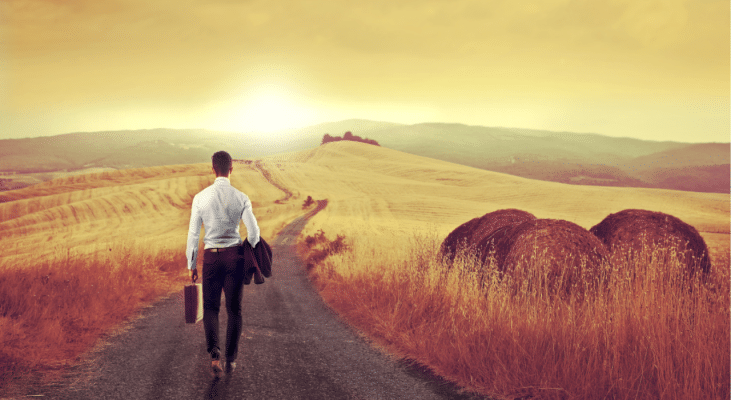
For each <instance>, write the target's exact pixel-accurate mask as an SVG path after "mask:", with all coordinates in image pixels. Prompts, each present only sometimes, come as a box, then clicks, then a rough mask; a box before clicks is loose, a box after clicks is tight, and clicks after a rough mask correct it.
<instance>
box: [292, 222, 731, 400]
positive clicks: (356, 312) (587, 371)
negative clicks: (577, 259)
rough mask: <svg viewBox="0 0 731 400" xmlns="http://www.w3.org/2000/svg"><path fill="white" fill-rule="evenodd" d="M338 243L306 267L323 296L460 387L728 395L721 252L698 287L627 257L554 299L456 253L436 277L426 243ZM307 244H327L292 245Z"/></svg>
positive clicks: (433, 251)
mask: <svg viewBox="0 0 731 400" xmlns="http://www.w3.org/2000/svg"><path fill="white" fill-rule="evenodd" d="M326 242H327V241H326ZM347 242H348V243H347V246H346V249H349V250H347V251H345V252H341V253H332V254H331V255H330V256H329V257H327V258H325V259H324V260H323V261H321V262H320V263H319V264H318V265H317V266H316V267H315V268H313V269H312V270H311V271H312V272H311V273H312V276H313V279H314V281H315V282H316V284H317V286H318V289H319V290H320V293H321V294H322V296H323V298H324V299H325V301H326V302H327V303H328V304H330V305H331V307H333V308H334V309H335V310H336V311H337V312H338V313H340V314H341V315H342V316H343V317H344V318H345V319H346V320H347V321H349V322H350V323H352V324H353V325H355V326H356V327H358V328H359V329H361V330H363V331H364V332H366V333H367V334H368V335H369V336H370V337H372V338H374V339H375V340H376V341H377V342H378V343H380V344H381V345H383V346H384V347H386V348H387V349H388V350H389V351H391V352H394V353H395V354H397V355H399V356H401V357H404V358H407V359H410V360H414V361H415V362H418V363H420V364H423V365H426V366H429V367H430V368H432V369H433V370H434V371H435V372H436V373H438V374H439V375H441V376H444V377H446V378H448V379H451V380H453V381H455V382H457V383H459V384H461V385H462V386H464V387H466V388H469V389H471V390H476V391H478V392H480V393H483V394H486V395H490V396H493V397H496V398H506V399H513V398H520V397H524V396H533V397H534V398H556V399H630V398H631V399H635V398H638V399H645V398H652V399H728V398H729V353H730V350H729V346H730V344H729V341H730V335H731V333H730V328H729V256H728V254H727V253H726V254H724V255H721V256H717V257H716V260H714V261H715V262H714V268H713V271H712V273H711V276H710V277H709V278H708V279H707V281H706V282H701V280H700V279H698V278H697V277H696V278H693V279H691V280H687V279H686V278H682V276H683V274H681V273H680V271H682V269H683V268H682V266H681V265H679V263H678V261H677V258H673V257H671V258H670V259H668V257H667V252H664V251H655V252H648V253H647V254H644V257H636V258H635V261H634V262H638V263H643V265H642V268H639V267H640V266H628V265H618V266H615V267H614V270H613V271H611V273H609V274H606V275H605V276H604V277H603V278H602V279H603V281H602V282H601V283H602V285H600V286H599V287H601V288H604V287H606V288H607V290H598V291H594V292H592V293H590V295H586V296H573V295H569V296H554V295H550V293H549V291H547V290H533V289H531V290H528V285H522V286H521V285H519V286H520V287H522V288H523V289H524V290H518V291H517V292H516V291H515V285H514V284H515V282H513V283H512V284H511V283H510V282H509V280H507V279H498V277H499V275H498V274H497V271H496V270H495V268H494V267H493V266H487V267H480V265H479V264H477V263H476V262H475V260H474V259H473V258H470V257H460V258H459V259H458V260H457V262H456V263H455V264H454V265H453V266H452V268H451V269H448V268H446V266H445V265H444V264H443V263H442V262H441V261H439V260H438V259H437V257H436V255H437V253H438V250H439V245H440V241H439V240H438V239H437V238H436V235H423V234H416V235H414V236H413V237H411V238H410V240H408V241H407V242H404V243H399V244H398V245H395V246H388V247H385V246H383V247H378V246H376V247H374V246H373V243H372V242H369V239H368V238H367V237H366V236H365V235H360V236H358V237H356V238H354V239H351V240H347ZM318 248H319V249H325V248H327V244H323V245H320V247H315V248H310V247H308V246H305V245H303V246H301V247H300V249H301V250H302V251H303V252H304V253H313V252H314V251H316V250H317V249H318ZM660 250H662V249H660ZM303 256H305V257H306V256H307V254H303ZM630 267H633V268H630ZM631 271H644V273H642V274H639V275H637V276H635V277H633V276H632V272H631ZM572 293H573V292H572ZM585 294H586V293H585Z"/></svg>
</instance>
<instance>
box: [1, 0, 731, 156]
mask: <svg viewBox="0 0 731 400" xmlns="http://www.w3.org/2000/svg"><path fill="white" fill-rule="evenodd" d="M729 11H730V6H729V4H728V2H726V1H721V0H706V1H702V2H700V1H692V0H678V1H675V2H667V1H663V0H638V1H633V2H628V1H626V0H612V1H610V2H604V3H596V2H592V1H590V0H579V1H573V2H568V1H566V0H539V1H535V2H532V3H531V4H516V3H513V2H509V1H507V0H502V1H495V2H489V4H486V3H484V2H480V1H478V0H458V1H452V2H446V1H441V0H433V1H429V2H422V1H416V0H411V1H405V2H400V3H398V4H393V3H391V2H388V1H385V0H376V1H374V2H369V3H364V4H361V5H360V6H358V7H350V6H348V5H346V4H339V3H330V2H319V1H314V2H311V3H308V4H307V5H303V4H301V3H298V2H292V3H291V4H288V5H286V6H285V5H283V4H281V3H276V4H274V3H271V2H266V1H261V0H254V1H251V2H246V3H244V4H236V3H231V2H225V1H221V0H211V1H210V2H206V3H190V4H187V5H183V6H181V5H180V3H179V2H174V1H172V0H160V1H157V2H155V3H154V5H153V4H148V3H144V2H139V1H136V0H115V1H114V2H103V3H99V2H95V1H92V0H80V1H78V2H74V3H73V4H66V3H65V2H48V1H45V0H7V1H4V2H0V14H2V15H3V16H4V18H2V19H0V34H2V35H3V37H4V38H6V39H5V40H3V42H4V44H6V46H4V49H3V51H2V52H0V61H1V62H2V63H3V65H4V68H3V69H2V71H0V87H3V88H4V92H5V93H4V94H3V96H0V139H9V138H25V137H41V136H52V135H60V134H65V133H69V132H99V131H117V130H140V129H155V128H154V127H159V126H165V127H166V129H191V128H189V127H190V126H197V127H205V128H200V129H209V130H216V131H230V132H240V133H244V132H258V133H257V134H258V135H259V136H260V137H262V138H265V139H266V138H268V137H271V136H276V133H277V132H281V131H283V130H288V129H289V130H291V129H303V128H305V127H308V126H312V125H316V124H321V123H326V122H322V121H342V120H348V119H365V120H373V121H393V122H395V123H402V124H409V125H411V124H418V123H428V122H423V121H437V122H435V123H445V124H448V123H461V124H465V125H472V126H485V127H510V129H534V130H545V131H554V132H577V133H579V132H587V133H592V134H599V135H604V136H611V137H629V138H635V139H640V140H653V141H677V142H684V143H706V142H718V143H725V142H727V141H728V140H729V137H730V134H731V121H730V119H729V115H728V110H729V108H730V107H731V102H730V101H729V98H730V79H729V70H730V62H729V61H730V51H729V49H730V47H731V45H730V42H729V40H730V38H729V33H730V32H731V30H730V27H729V23H730V22H729V18H728V14H729ZM5 94H7V95H5ZM689 140H691V141H690V142H689Z"/></svg>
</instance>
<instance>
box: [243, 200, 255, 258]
mask: <svg viewBox="0 0 731 400" xmlns="http://www.w3.org/2000/svg"><path fill="white" fill-rule="evenodd" d="M241 219H242V220H243V221H244V225H246V233H247V240H248V241H249V244H251V247H256V244H257V243H259V225H258V224H257V222H256V217H255V216H254V211H253V210H252V207H251V200H249V199H248V198H247V199H246V200H245V201H244V212H243V214H242V215H241Z"/></svg>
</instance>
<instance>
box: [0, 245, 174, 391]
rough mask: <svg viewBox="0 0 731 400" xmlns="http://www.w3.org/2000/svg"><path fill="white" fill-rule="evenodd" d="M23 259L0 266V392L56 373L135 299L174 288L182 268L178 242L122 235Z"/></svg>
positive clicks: (126, 311)
mask: <svg viewBox="0 0 731 400" xmlns="http://www.w3.org/2000/svg"><path fill="white" fill-rule="evenodd" d="M178 247H179V246H178ZM27 258H28V259H26V260H25V261H26V263H24V265H16V264H15V263H13V264H11V263H9V262H5V263H4V264H0V288H2V293H1V294H0V344H1V345H0V388H6V390H10V389H8V387H9V386H17V384H27V381H28V379H37V377H38V376H39V375H43V376H45V377H46V378H54V377H56V376H57V375H58V373H59V372H61V371H62V370H63V368H64V367H66V366H69V365H71V364H72V363H73V362H74V361H75V359H76V357H77V356H78V355H79V354H80V353H82V352H83V351H85V350H87V349H88V348H89V347H90V346H91V345H92V344H93V343H94V341H95V340H96V339H98V338H99V336H100V335H102V334H103V333H104V332H107V331H108V330H109V329H110V328H112V327H113V326H114V325H117V324H118V323H119V322H121V321H123V320H124V319H125V318H127V317H129V316H130V315H131V314H133V313H134V312H135V311H136V310H137V309H139V308H140V307H141V306H142V305H144V304H145V303H147V302H149V301H151V300H154V299H155V298H157V297H159V296H161V295H164V294H167V293H170V292H172V291H173V290H179V289H180V283H181V282H183V281H182V279H181V277H182V274H184V273H185V270H184V268H181V265H185V255H184V254H183V252H182V251H180V249H179V248H176V249H173V248H166V247H165V246H159V247H157V249H155V250H151V249H150V248H149V246H145V245H143V244H142V243H134V242H130V241H128V242H125V243H121V244H117V245H114V246H104V248H98V249H97V251H95V252H89V253H78V252H75V251H74V249H67V248H63V249H62V248H58V249H57V250H56V252H55V254H53V257H51V258H50V259H47V258H46V259H44V260H42V261H39V262H35V260H32V259H30V258H31V257H27ZM181 318H182V314H181ZM13 384H16V385H13ZM0 394H2V389H0Z"/></svg>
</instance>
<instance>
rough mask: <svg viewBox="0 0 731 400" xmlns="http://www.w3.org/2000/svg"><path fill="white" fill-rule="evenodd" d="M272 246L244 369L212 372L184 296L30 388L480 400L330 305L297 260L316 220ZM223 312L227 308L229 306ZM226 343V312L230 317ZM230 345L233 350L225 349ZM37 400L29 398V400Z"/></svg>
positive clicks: (248, 310) (98, 395) (59, 394)
mask: <svg viewBox="0 0 731 400" xmlns="http://www.w3.org/2000/svg"><path fill="white" fill-rule="evenodd" d="M326 204H327V202H326V201H320V203H319V204H318V207H317V208H316V209H315V210H312V211H310V212H309V213H308V214H307V215H303V216H302V217H300V218H298V219H296V220H295V221H293V222H292V223H291V224H289V225H288V226H287V227H286V228H284V230H283V231H282V233H281V234H280V235H279V236H278V237H277V238H276V240H275V241H274V242H273V243H272V248H273V253H274V265H273V273H274V276H273V277H272V278H270V279H267V282H266V283H264V284H263V285H253V284H252V285H249V286H246V287H245V288H244V331H243V334H242V338H241V342H240V347H239V357H238V368H237V369H236V370H235V371H234V372H233V373H232V374H231V375H230V376H225V377H224V378H222V379H214V378H212V377H211V375H210V373H209V367H210V360H209V358H208V354H207V353H206V351H205V340H204V334H203V326H202V322H198V323H197V324H185V323H184V321H183V304H182V284H181V292H180V293H177V294H175V295H173V296H170V297H168V298H166V299H163V300H161V301H159V302H157V303H156V304H154V305H153V306H151V307H149V308H147V309H145V310H144V311H143V312H142V313H141V315H140V316H139V317H138V318H135V319H134V320H133V321H131V322H129V323H128V324H127V325H126V327H124V328H123V329H121V330H120V331H119V332H118V333H116V334H114V335H113V336H111V337H109V338H108V339H107V340H106V341H105V342H104V344H103V345H100V346H97V348H96V349H95V350H93V351H92V352H90V353H89V354H87V355H86V356H85V357H84V361H82V362H81V363H80V364H79V365H78V366H76V367H74V368H73V369H72V370H71V372H70V373H69V374H68V375H67V376H66V377H65V378H64V380H63V381H61V382H58V383H54V384H51V385H48V386H45V387H41V388H33V389H29V390H28V391H27V392H26V395H27V396H43V397H42V398H51V399H125V400H127V399H155V400H157V399H471V398H479V397H472V396H470V395H465V394H460V393H459V392H458V389H456V388H455V387H454V386H452V385H451V384H449V383H447V382H445V381H443V380H441V379H439V378H437V377H434V376H430V375H429V374H428V373H426V372H424V371H422V370H421V369H419V368H416V367H410V366H407V365H404V363H401V362H398V361H394V360H393V359H391V358H389V357H388V356H386V355H384V354H382V353H380V352H379V351H377V350H375V349H374V348H372V347H371V346H370V345H369V344H368V343H367V341H365V340H364V339H363V338H362V337H361V336H359V335H358V334H357V333H355V332H354V331H353V330H352V329H351V328H349V327H348V326H347V325H346V324H345V323H343V322H342V321H341V320H340V319H339V318H338V317H337V315H336V314H334V313H333V312H332V311H331V310H330V309H329V308H328V307H327V306H326V305H325V304H324V303H323V302H322V300H321V298H320V297H319V295H318V294H317V293H316V292H315V290H314V289H313V288H312V286H311V284H310V282H309V280H308V278H307V274H306V272H305V269H304V267H303V265H302V261H301V260H300V259H299V258H298V256H297V254H296V251H295V243H296V239H297V236H298V235H299V234H300V232H301V230H302V228H303V227H304V226H305V224H306V223H307V220H308V219H309V218H311V217H312V216H313V215H315V214H316V213H317V212H318V211H319V210H321V209H322V208H324V207H325V206H326ZM222 305H223V302H222ZM220 319H221V321H220V322H221V327H222V328H221V329H220V332H221V339H222V340H225V338H224V336H225V331H226V329H225V324H226V312H225V307H222V309H221V318H220ZM221 343H222V344H223V341H222V342H221ZM24 398H29V397H24Z"/></svg>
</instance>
